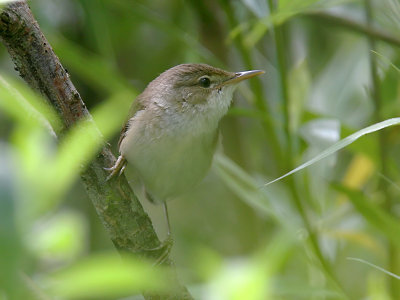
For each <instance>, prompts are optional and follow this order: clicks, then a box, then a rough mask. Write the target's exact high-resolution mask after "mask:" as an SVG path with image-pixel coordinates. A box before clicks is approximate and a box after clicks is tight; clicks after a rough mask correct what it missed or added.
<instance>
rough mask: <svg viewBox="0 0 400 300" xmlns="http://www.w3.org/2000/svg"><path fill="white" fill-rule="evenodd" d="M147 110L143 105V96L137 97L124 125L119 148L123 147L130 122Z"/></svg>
mask: <svg viewBox="0 0 400 300" xmlns="http://www.w3.org/2000/svg"><path fill="white" fill-rule="evenodd" d="M144 108H145V105H144V104H143V101H142V98H141V95H139V96H137V97H136V99H135V100H134V101H133V103H132V105H131V107H130V109H129V113H128V117H127V119H126V122H125V124H124V126H123V127H122V129H121V134H120V136H119V141H118V148H119V147H120V146H121V142H122V140H123V139H124V138H125V136H126V132H127V131H128V129H129V120H130V119H131V118H132V117H133V116H134V115H135V114H136V113H137V112H138V111H140V110H143V109H144Z"/></svg>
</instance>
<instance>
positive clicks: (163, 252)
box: [149, 234, 174, 266]
mask: <svg viewBox="0 0 400 300" xmlns="http://www.w3.org/2000/svg"><path fill="white" fill-rule="evenodd" d="M173 245H174V239H173V238H172V236H171V235H170V234H168V236H167V238H166V239H165V240H164V241H162V242H161V244H160V245H159V246H158V247H155V248H153V249H150V250H149V251H160V256H159V257H158V258H157V259H156V261H155V262H154V263H153V266H160V265H162V264H163V263H164V262H166V260H167V259H168V257H169V255H170V253H171V249H172V246H173Z"/></svg>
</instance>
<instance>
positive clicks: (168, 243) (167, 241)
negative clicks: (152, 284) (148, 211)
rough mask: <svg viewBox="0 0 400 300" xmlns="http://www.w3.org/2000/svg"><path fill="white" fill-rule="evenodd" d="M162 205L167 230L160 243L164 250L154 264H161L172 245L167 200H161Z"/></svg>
mask: <svg viewBox="0 0 400 300" xmlns="http://www.w3.org/2000/svg"><path fill="white" fill-rule="evenodd" d="M163 207H164V214H165V219H166V221H167V228H168V232H167V237H166V239H165V240H164V241H163V242H162V243H161V245H160V248H164V250H163V252H162V253H161V255H160V257H159V258H158V259H157V260H156V261H155V263H154V265H161V264H162V263H163V262H165V260H166V259H167V258H168V256H169V254H170V253H171V248H172V246H173V245H174V240H173V238H172V236H171V225H170V223H169V215H168V207H167V202H165V201H163Z"/></svg>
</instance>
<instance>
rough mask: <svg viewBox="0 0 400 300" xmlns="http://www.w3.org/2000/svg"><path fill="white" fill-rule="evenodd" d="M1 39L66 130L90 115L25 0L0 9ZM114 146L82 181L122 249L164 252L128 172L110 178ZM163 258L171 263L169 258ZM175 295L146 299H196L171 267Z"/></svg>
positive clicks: (150, 254)
mask: <svg viewBox="0 0 400 300" xmlns="http://www.w3.org/2000/svg"><path fill="white" fill-rule="evenodd" d="M0 40H1V41H2V42H3V44H4V45H5V46H6V48H7V50H8V52H9V53H10V55H11V58H12V60H13V61H14V64H15V66H16V69H17V70H18V71H19V74H20V76H21V77H22V78H23V79H24V80H25V81H26V82H27V83H28V84H29V85H30V86H31V87H32V88H33V89H34V90H36V91H38V92H40V93H41V94H42V95H43V96H44V97H45V98H46V99H47V100H48V101H49V103H50V104H51V105H52V106H53V107H54V108H55V109H56V110H57V112H58V114H59V115H60V117H61V119H62V121H63V123H64V128H63V129H62V130H61V131H60V132H57V134H58V135H61V136H62V134H63V132H64V131H65V130H68V128H70V127H71V126H72V125H74V124H75V123H77V122H78V121H80V120H82V119H83V118H85V119H88V120H91V116H90V114H89V112H88V110H87V108H86V106H85V104H84V103H83V101H82V99H81V96H80V95H79V93H78V91H77V90H76V89H75V87H74V85H73V83H72V82H71V80H70V78H69V75H68V73H67V72H66V71H65V69H64V68H63V66H62V65H61V63H60V61H59V59H58V57H57V56H56V55H55V53H54V51H53V49H52V47H51V46H50V44H49V43H48V41H47V40H46V38H45V37H44V35H43V33H42V32H41V30H40V28H39V25H38V23H37V22H36V20H35V19H34V17H33V15H32V13H31V11H30V9H29V6H28V5H27V3H26V2H25V1H16V2H12V3H10V4H8V5H7V6H6V7H5V8H4V9H3V11H1V13H0ZM114 162H115V157H114V156H113V154H112V152H111V150H110V149H109V148H108V147H107V146H105V147H103V148H102V149H101V150H100V152H99V154H98V155H97V157H95V158H94V159H93V161H92V162H90V163H89V164H88V166H87V168H86V170H84V171H83V172H82V174H81V179H82V182H83V184H84V186H85V188H86V191H87V193H88V195H89V198H90V199H91V201H92V203H93V205H94V207H95V208H96V211H97V214H98V215H99V217H100V219H101V221H102V223H103V225H104V227H105V228H106V230H107V231H108V234H109V236H110V238H111V240H112V241H113V243H114V245H115V247H116V248H117V249H118V250H119V251H120V252H128V253H134V254H136V255H139V256H141V257H146V258H150V259H153V260H155V259H157V258H158V256H159V255H160V252H157V251H154V250H149V249H155V248H157V247H159V246H160V245H161V242H160V241H159V239H158V237H157V235H156V233H155V231H154V228H153V226H152V223H151V220H150V219H149V217H148V215H147V214H146V213H145V212H144V210H143V208H142V206H141V204H140V202H139V201H138V199H137V197H136V196H135V194H134V193H133V191H132V189H131V188H130V186H129V185H128V182H127V180H126V179H125V177H124V176H121V177H120V178H119V179H118V180H110V181H106V177H107V175H108V173H107V172H106V171H104V169H103V167H110V166H112V165H113V164H114ZM165 264H167V265H169V266H170V267H171V268H173V267H174V266H173V262H172V261H171V260H170V259H167V260H166V261H165ZM170 274H171V277H172V278H170V280H171V284H174V285H175V287H176V288H175V289H174V290H175V292H174V294H173V295H171V294H169V295H145V297H146V299H192V297H191V295H190V294H189V292H188V291H187V289H186V288H185V287H184V286H182V285H180V284H179V282H178V279H177V277H176V274H175V272H173V271H172V272H171V273H170Z"/></svg>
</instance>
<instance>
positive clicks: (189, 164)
mask: <svg viewBox="0 0 400 300" xmlns="http://www.w3.org/2000/svg"><path fill="white" fill-rule="evenodd" d="M132 125H133V126H132ZM135 125H139V124H131V129H130V130H129V131H128V132H127V136H126V138H125V141H123V143H122V144H121V154H123V155H124V156H125V158H126V159H127V161H128V164H129V165H131V166H132V167H133V168H134V169H135V171H136V172H137V173H138V175H139V177H140V178H141V180H142V181H143V183H144V185H145V187H146V190H147V191H148V192H149V194H150V195H152V196H153V198H155V199H158V200H159V201H166V200H168V199H170V198H173V197H176V196H178V195H180V194H182V193H183V192H185V191H186V190H188V189H190V188H192V187H193V186H194V185H195V184H197V183H198V182H199V181H200V180H201V179H202V178H203V177H204V176H205V174H206V173H207V171H208V169H209V167H210V165H211V161H212V158H213V154H214V150H215V140H216V139H215V137H216V135H217V131H216V129H214V130H209V131H206V132H201V131H199V130H190V128H184V127H177V126H175V130H172V129H171V128H169V129H167V128H165V127H164V126H162V124H160V123H159V124H157V123H156V122H152V123H151V124H150V123H148V124H141V126H135Z"/></svg>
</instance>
